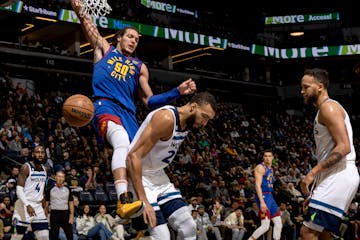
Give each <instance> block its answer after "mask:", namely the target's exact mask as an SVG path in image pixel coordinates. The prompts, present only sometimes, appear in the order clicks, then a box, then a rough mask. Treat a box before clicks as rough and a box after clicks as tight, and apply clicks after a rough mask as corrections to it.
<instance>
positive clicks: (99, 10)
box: [82, 0, 112, 17]
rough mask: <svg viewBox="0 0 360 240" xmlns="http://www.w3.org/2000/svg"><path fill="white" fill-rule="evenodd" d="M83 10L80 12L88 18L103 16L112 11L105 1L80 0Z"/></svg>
mask: <svg viewBox="0 0 360 240" xmlns="http://www.w3.org/2000/svg"><path fill="white" fill-rule="evenodd" d="M82 2H83V9H82V11H83V12H84V13H86V14H87V15H89V16H96V17H100V16H105V15H106V14H109V13H110V12H111V10H112V8H111V7H110V5H109V4H108V3H107V0H82Z"/></svg>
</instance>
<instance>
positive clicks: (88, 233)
mask: <svg viewBox="0 0 360 240" xmlns="http://www.w3.org/2000/svg"><path fill="white" fill-rule="evenodd" d="M76 230H77V232H78V234H79V240H86V239H89V238H90V239H93V238H95V237H99V238H100V240H109V239H110V237H111V236H112V232H111V231H110V230H109V229H107V228H106V227H105V225H104V224H103V223H96V222H95V219H94V217H93V216H92V215H91V213H90V206H89V205H88V204H85V205H84V213H83V215H82V216H81V217H78V218H76Z"/></svg>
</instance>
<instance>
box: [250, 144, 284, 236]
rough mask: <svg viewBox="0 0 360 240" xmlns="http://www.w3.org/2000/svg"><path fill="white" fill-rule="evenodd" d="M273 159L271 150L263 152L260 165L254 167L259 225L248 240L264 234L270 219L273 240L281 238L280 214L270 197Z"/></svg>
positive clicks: (272, 181) (272, 197)
mask: <svg viewBox="0 0 360 240" xmlns="http://www.w3.org/2000/svg"><path fill="white" fill-rule="evenodd" d="M273 159H274V154H273V152H272V151H271V150H265V151H264V153H263V161H262V163H260V164H258V165H257V166H256V167H255V172H254V174H255V189H256V195H255V197H256V198H255V200H256V204H257V205H258V207H259V212H260V214H259V215H260V219H261V225H260V227H258V228H257V229H256V230H255V231H254V232H253V234H252V235H251V236H250V238H249V240H254V239H258V238H259V237H260V236H261V235H263V234H264V233H266V232H267V231H268V230H269V228H270V219H271V220H272V221H273V223H274V231H273V239H275V240H280V237H281V230H282V221H281V213H280V210H279V207H278V205H277V203H276V202H275V199H274V196H273V195H272V192H273V183H274V173H273V169H272V161H273Z"/></svg>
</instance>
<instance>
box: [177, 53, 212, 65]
mask: <svg viewBox="0 0 360 240" xmlns="http://www.w3.org/2000/svg"><path fill="white" fill-rule="evenodd" d="M211 55H212V54H211V53H202V54H198V55H195V56H192V57H188V58H183V59H180V60H177V61H174V62H172V64H175V63H179V62H185V61H188V60H191V59H194V58H198V57H203V56H211Z"/></svg>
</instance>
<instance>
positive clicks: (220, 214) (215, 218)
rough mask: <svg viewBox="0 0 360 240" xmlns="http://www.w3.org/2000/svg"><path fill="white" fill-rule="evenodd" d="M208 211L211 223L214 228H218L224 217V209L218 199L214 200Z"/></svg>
mask: <svg viewBox="0 0 360 240" xmlns="http://www.w3.org/2000/svg"><path fill="white" fill-rule="evenodd" d="M210 211H211V221H212V223H213V224H214V226H216V227H220V226H221V222H222V221H223V220H224V215H225V207H224V205H222V204H221V200H220V197H218V198H216V199H215V200H214V204H213V205H212V206H211V207H210Z"/></svg>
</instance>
